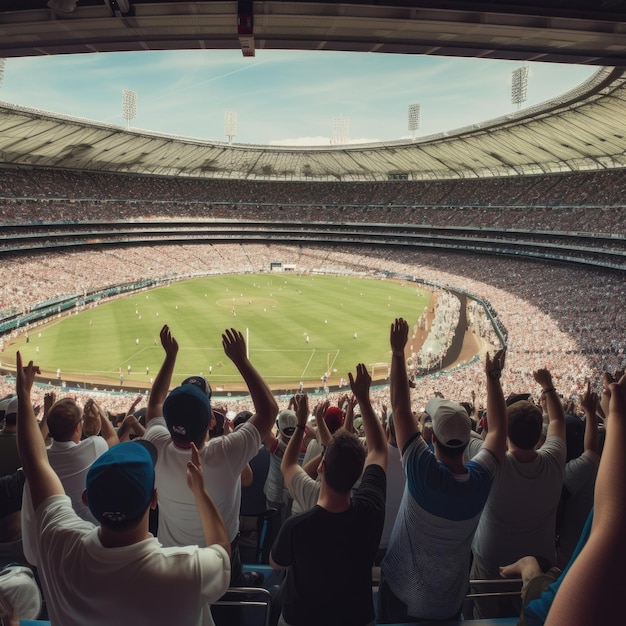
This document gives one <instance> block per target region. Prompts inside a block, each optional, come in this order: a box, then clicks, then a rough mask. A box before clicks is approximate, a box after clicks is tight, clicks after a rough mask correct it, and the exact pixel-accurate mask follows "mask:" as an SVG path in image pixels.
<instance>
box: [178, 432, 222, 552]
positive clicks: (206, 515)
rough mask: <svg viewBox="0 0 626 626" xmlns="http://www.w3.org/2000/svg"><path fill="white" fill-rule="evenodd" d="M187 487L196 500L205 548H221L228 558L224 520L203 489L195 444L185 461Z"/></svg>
mask: <svg viewBox="0 0 626 626" xmlns="http://www.w3.org/2000/svg"><path fill="white" fill-rule="evenodd" d="M187 486H188V487H189V489H191V491H192V493H193V495H194V498H195V500H196V506H197V507H198V513H199V514H200V522H201V523H202V532H203V533H204V540H205V541H206V544H207V546H212V545H216V544H217V545H218V546H222V548H224V550H226V552H227V553H228V556H230V539H229V538H228V530H227V529H226V525H225V524H224V520H223V519H222V516H221V515H220V512H219V511H218V509H217V507H216V506H215V503H214V502H213V500H212V499H211V496H209V494H208V493H207V490H206V489H205V487H204V475H203V474H202V465H201V461H200V455H199V454H198V448H196V444H194V443H192V444H191V460H190V461H187Z"/></svg>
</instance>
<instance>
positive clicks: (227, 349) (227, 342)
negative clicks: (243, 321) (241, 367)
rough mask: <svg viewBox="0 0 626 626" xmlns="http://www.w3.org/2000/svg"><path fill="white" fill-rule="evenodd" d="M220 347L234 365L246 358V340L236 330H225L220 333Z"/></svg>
mask: <svg viewBox="0 0 626 626" xmlns="http://www.w3.org/2000/svg"><path fill="white" fill-rule="evenodd" d="M222 346H223V347H224V353H225V354H226V356H227V357H228V358H229V359H230V360H231V361H232V362H233V363H234V364H235V365H237V364H238V363H241V362H242V361H244V360H245V359H246V358H247V351H246V340H245V339H244V338H243V335H242V334H241V332H239V331H238V330H235V329H234V328H227V329H226V330H225V331H224V332H223V333H222Z"/></svg>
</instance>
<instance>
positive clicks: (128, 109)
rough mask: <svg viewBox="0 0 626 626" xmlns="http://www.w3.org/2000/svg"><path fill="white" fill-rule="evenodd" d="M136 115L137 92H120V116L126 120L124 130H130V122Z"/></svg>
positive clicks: (124, 90)
mask: <svg viewBox="0 0 626 626" xmlns="http://www.w3.org/2000/svg"><path fill="white" fill-rule="evenodd" d="M136 115H137V92H136V91H131V90H130V89H123V90H122V116H123V118H124V119H125V120H126V128H130V120H133V119H135V116H136Z"/></svg>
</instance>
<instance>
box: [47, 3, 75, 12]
mask: <svg viewBox="0 0 626 626" xmlns="http://www.w3.org/2000/svg"><path fill="white" fill-rule="evenodd" d="M77 4H78V0H48V8H49V9H52V10H53V11H54V12H55V13H62V14H65V15H68V14H69V13H72V12H73V11H74V9H75V8H76V5H77Z"/></svg>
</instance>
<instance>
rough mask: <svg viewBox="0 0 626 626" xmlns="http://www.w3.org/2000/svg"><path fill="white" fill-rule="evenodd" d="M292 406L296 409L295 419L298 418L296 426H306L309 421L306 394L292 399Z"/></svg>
mask: <svg viewBox="0 0 626 626" xmlns="http://www.w3.org/2000/svg"><path fill="white" fill-rule="evenodd" d="M293 405H294V407H295V409H296V417H297V418H298V424H300V425H301V426H306V423H307V420H308V419H309V398H308V396H307V395H306V393H301V394H298V395H297V396H294V397H293Z"/></svg>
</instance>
